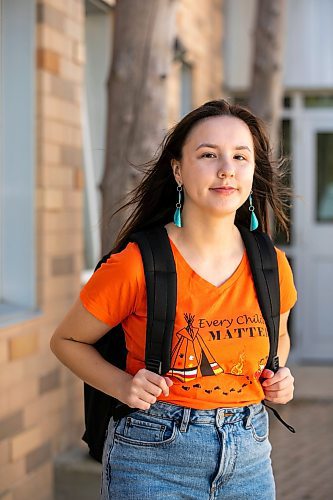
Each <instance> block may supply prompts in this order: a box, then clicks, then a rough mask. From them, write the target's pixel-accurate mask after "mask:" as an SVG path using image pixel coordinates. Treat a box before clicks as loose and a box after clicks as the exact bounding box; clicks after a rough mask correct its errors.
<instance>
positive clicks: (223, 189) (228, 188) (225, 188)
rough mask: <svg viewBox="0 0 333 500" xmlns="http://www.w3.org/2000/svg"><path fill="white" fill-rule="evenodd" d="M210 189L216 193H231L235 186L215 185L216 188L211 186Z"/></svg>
mask: <svg viewBox="0 0 333 500" xmlns="http://www.w3.org/2000/svg"><path fill="white" fill-rule="evenodd" d="M211 190H212V191H215V192H217V193H224V194H231V193H234V192H235V191H237V190H236V188H234V187H232V186H220V187H216V188H211Z"/></svg>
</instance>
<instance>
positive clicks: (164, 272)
mask: <svg viewBox="0 0 333 500" xmlns="http://www.w3.org/2000/svg"><path fill="white" fill-rule="evenodd" d="M238 229H239V231H240V233H241V236H242V239H243V242H244V245H245V247H246V252H247V255H248V258H249V262H250V266H251V271H252V276H253V280H254V284H255V288H256V292H257V297H258V302H259V306H260V309H261V312H262V315H263V318H264V320H265V323H266V326H267V330H268V334H269V339H270V352H269V358H268V361H267V364H266V368H269V369H271V370H273V371H274V372H276V371H277V370H278V368H279V359H278V357H277V344H278V335H279V323H280V287H279V274H278V265H277V256H276V252H275V249H274V246H273V243H272V241H271V239H270V237H269V236H268V235H267V234H265V233H261V232H259V231H253V232H250V231H249V230H248V229H247V228H245V227H243V226H238ZM129 241H132V242H136V243H137V244H138V246H139V249H140V252H141V256H142V260H143V266H144V273H145V280H146V289H147V329H146V351H145V364H146V368H147V369H148V370H150V371H153V372H155V373H159V374H165V373H167V372H168V371H169V369H170V363H171V343H172V334H173V328H174V318H175V314H176V302H177V275H176V268H175V262H174V258H173V253H172V249H171V246H170V241H169V238H168V234H167V231H166V229H165V228H164V227H156V228H153V229H149V230H146V231H140V232H138V233H135V234H133V235H132V236H131V237H130V238H129ZM111 253H112V252H110V253H108V254H107V255H105V256H104V257H103V258H102V259H101V260H100V261H99V263H98V264H97V266H96V268H95V271H96V270H97V269H98V268H99V267H100V266H101V264H102V263H103V262H105V261H106V260H107V259H108V258H109V257H110V255H111ZM94 347H95V348H96V349H97V350H98V351H99V353H100V354H101V355H102V356H103V357H104V358H105V359H106V360H107V361H109V362H110V363H112V364H113V365H115V366H117V367H118V368H121V369H123V370H124V369H125V367H126V355H127V351H126V347H125V336H124V332H123V330H122V327H121V325H117V326H115V327H114V328H112V329H111V330H109V331H108V332H107V333H106V334H105V335H104V336H103V337H102V338H100V339H99V340H98V341H97V342H96V343H95V344H94ZM266 406H267V405H266ZM133 411H135V409H133V408H130V407H128V406H127V405H125V404H123V403H120V402H119V401H117V400H116V399H115V398H113V397H111V396H108V395H107V394H105V393H103V392H101V391H99V390H97V389H95V388H93V387H91V386H90V385H88V384H86V383H85V384H84V412H85V427H86V429H85V433H84V435H83V437H82V439H83V440H84V441H85V442H86V443H87V444H88V447H89V453H90V455H91V456H92V457H93V458H95V459H96V460H97V461H99V462H101V461H102V453H103V446H104V440H105V435H106V431H107V428H108V424H109V420H110V417H111V416H112V417H113V418H114V419H115V420H117V419H119V418H121V417H123V416H125V415H127V414H129V413H131V412H133ZM273 411H274V410H273ZM274 413H275V411H274ZM278 418H279V419H280V417H279V416H278ZM283 423H284V422H283ZM285 425H286V424H285ZM290 430H292V428H291V429H290Z"/></svg>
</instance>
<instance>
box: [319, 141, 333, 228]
mask: <svg viewBox="0 0 333 500" xmlns="http://www.w3.org/2000/svg"><path fill="white" fill-rule="evenodd" d="M316 168H317V208H316V218H317V221H321V222H327V221H329V222H333V132H329V133H326V132H325V133H323V132H320V133H318V134H317V167H316Z"/></svg>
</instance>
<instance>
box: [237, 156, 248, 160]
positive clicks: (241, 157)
mask: <svg viewBox="0 0 333 500" xmlns="http://www.w3.org/2000/svg"><path fill="white" fill-rule="evenodd" d="M234 158H236V159H237V160H246V158H245V156H243V155H235V156H234Z"/></svg>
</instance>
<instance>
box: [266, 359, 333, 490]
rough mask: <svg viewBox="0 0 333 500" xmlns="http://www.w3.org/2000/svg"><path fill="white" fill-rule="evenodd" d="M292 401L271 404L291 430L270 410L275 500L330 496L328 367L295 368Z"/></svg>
mask: <svg viewBox="0 0 333 500" xmlns="http://www.w3.org/2000/svg"><path fill="white" fill-rule="evenodd" d="M291 371H292V373H293V374H294V376H295V399H294V401H293V402H291V403H289V404H288V405H286V406H282V405H275V408H276V409H277V410H278V411H279V413H280V415H281V417H282V418H283V419H284V420H286V421H287V422H288V423H289V424H290V425H292V426H293V427H295V429H296V434H292V433H291V432H289V431H288V430H287V429H286V428H285V427H284V426H283V425H282V424H281V423H280V422H279V421H278V420H277V419H276V418H275V417H274V415H273V414H272V412H271V411H269V410H268V411H269V414H270V440H271V443H272V447H273V451H272V462H273V469H274V475H275V479H276V486H277V500H310V499H311V500H330V499H332V498H333V367H318V366H313V367H309V366H303V367H302V366H294V367H291Z"/></svg>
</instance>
